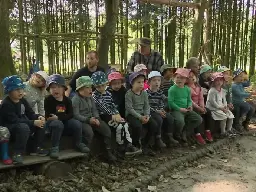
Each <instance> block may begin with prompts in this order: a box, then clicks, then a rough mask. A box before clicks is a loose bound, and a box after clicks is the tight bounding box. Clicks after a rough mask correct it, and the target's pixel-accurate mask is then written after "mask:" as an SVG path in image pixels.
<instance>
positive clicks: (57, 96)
mask: <svg viewBox="0 0 256 192" xmlns="http://www.w3.org/2000/svg"><path fill="white" fill-rule="evenodd" d="M66 89H67V87H66V85H65V79H64V77H63V76H61V75H59V74H54V75H51V76H49V78H48V81H47V88H46V90H47V91H49V92H50V95H49V96H47V97H46V98H45V100H44V107H45V117H46V119H47V123H46V125H47V128H49V130H50V132H51V140H52V148H51V150H50V157H51V158H54V159H58V158H59V144H60V139H61V136H62V132H63V131H64V132H67V133H68V134H72V135H73V138H74V143H75V146H76V148H77V149H78V150H79V151H81V152H82V153H89V152H90V150H89V148H88V147H87V146H86V145H85V144H84V143H82V124H81V122H79V121H78V120H76V119H74V118H73V107H72V102H71V100H70V99H69V98H68V97H66V96H65V94H64V92H65V90H66Z"/></svg>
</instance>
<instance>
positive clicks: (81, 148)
mask: <svg viewBox="0 0 256 192" xmlns="http://www.w3.org/2000/svg"><path fill="white" fill-rule="evenodd" d="M76 147H77V149H78V150H79V151H80V152H82V153H89V152H90V149H89V148H88V147H87V146H86V145H85V144H84V143H79V144H78V145H77V146H76Z"/></svg>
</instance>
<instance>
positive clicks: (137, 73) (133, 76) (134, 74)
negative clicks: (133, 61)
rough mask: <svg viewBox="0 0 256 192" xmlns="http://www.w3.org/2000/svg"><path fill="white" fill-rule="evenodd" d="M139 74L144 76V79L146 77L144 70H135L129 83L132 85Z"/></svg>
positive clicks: (130, 76)
mask: <svg viewBox="0 0 256 192" xmlns="http://www.w3.org/2000/svg"><path fill="white" fill-rule="evenodd" d="M139 76H142V77H144V79H145V78H146V77H145V75H144V74H143V73H142V72H133V73H132V74H130V75H129V83H130V84H131V85H132V82H133V80H134V79H136V78H137V77H139Z"/></svg>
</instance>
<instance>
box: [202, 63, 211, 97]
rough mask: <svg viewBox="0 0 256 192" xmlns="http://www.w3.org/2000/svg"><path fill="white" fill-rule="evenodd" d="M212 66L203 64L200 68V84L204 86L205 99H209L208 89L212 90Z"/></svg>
mask: <svg viewBox="0 0 256 192" xmlns="http://www.w3.org/2000/svg"><path fill="white" fill-rule="evenodd" d="M211 73H212V68H211V66H209V65H203V66H202V67H201V69H200V75H199V85H200V86H201V87H202V90H203V95H204V101H206V100H207V95H208V91H209V90H210V85H209V82H210V78H211Z"/></svg>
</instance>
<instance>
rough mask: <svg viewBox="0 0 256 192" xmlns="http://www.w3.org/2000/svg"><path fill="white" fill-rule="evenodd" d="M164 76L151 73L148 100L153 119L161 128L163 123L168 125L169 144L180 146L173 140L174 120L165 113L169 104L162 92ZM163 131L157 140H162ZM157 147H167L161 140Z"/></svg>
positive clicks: (158, 141) (156, 72)
mask: <svg viewBox="0 0 256 192" xmlns="http://www.w3.org/2000/svg"><path fill="white" fill-rule="evenodd" d="M161 79H162V76H161V74H160V72H158V71H151V72H150V73H149V75H148V83H149V89H147V90H146V91H147V93H148V100H149V106H150V114H151V117H152V118H153V119H154V120H155V121H156V123H157V125H158V126H159V127H161V129H162V125H163V122H166V125H167V135H168V139H169V143H170V144H171V145H178V144H179V142H178V141H177V140H175V139H174V138H173V131H174V120H173V117H172V115H171V114H170V113H167V112H166V111H165V106H166V104H167V97H166V96H165V95H164V94H163V92H162V90H160V89H159V88H160V84H161ZM161 129H159V132H158V133H157V136H156V138H161ZM156 145H157V146H158V147H160V148H162V147H165V144H164V143H163V142H162V140H161V139H158V140H157V143H156Z"/></svg>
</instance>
